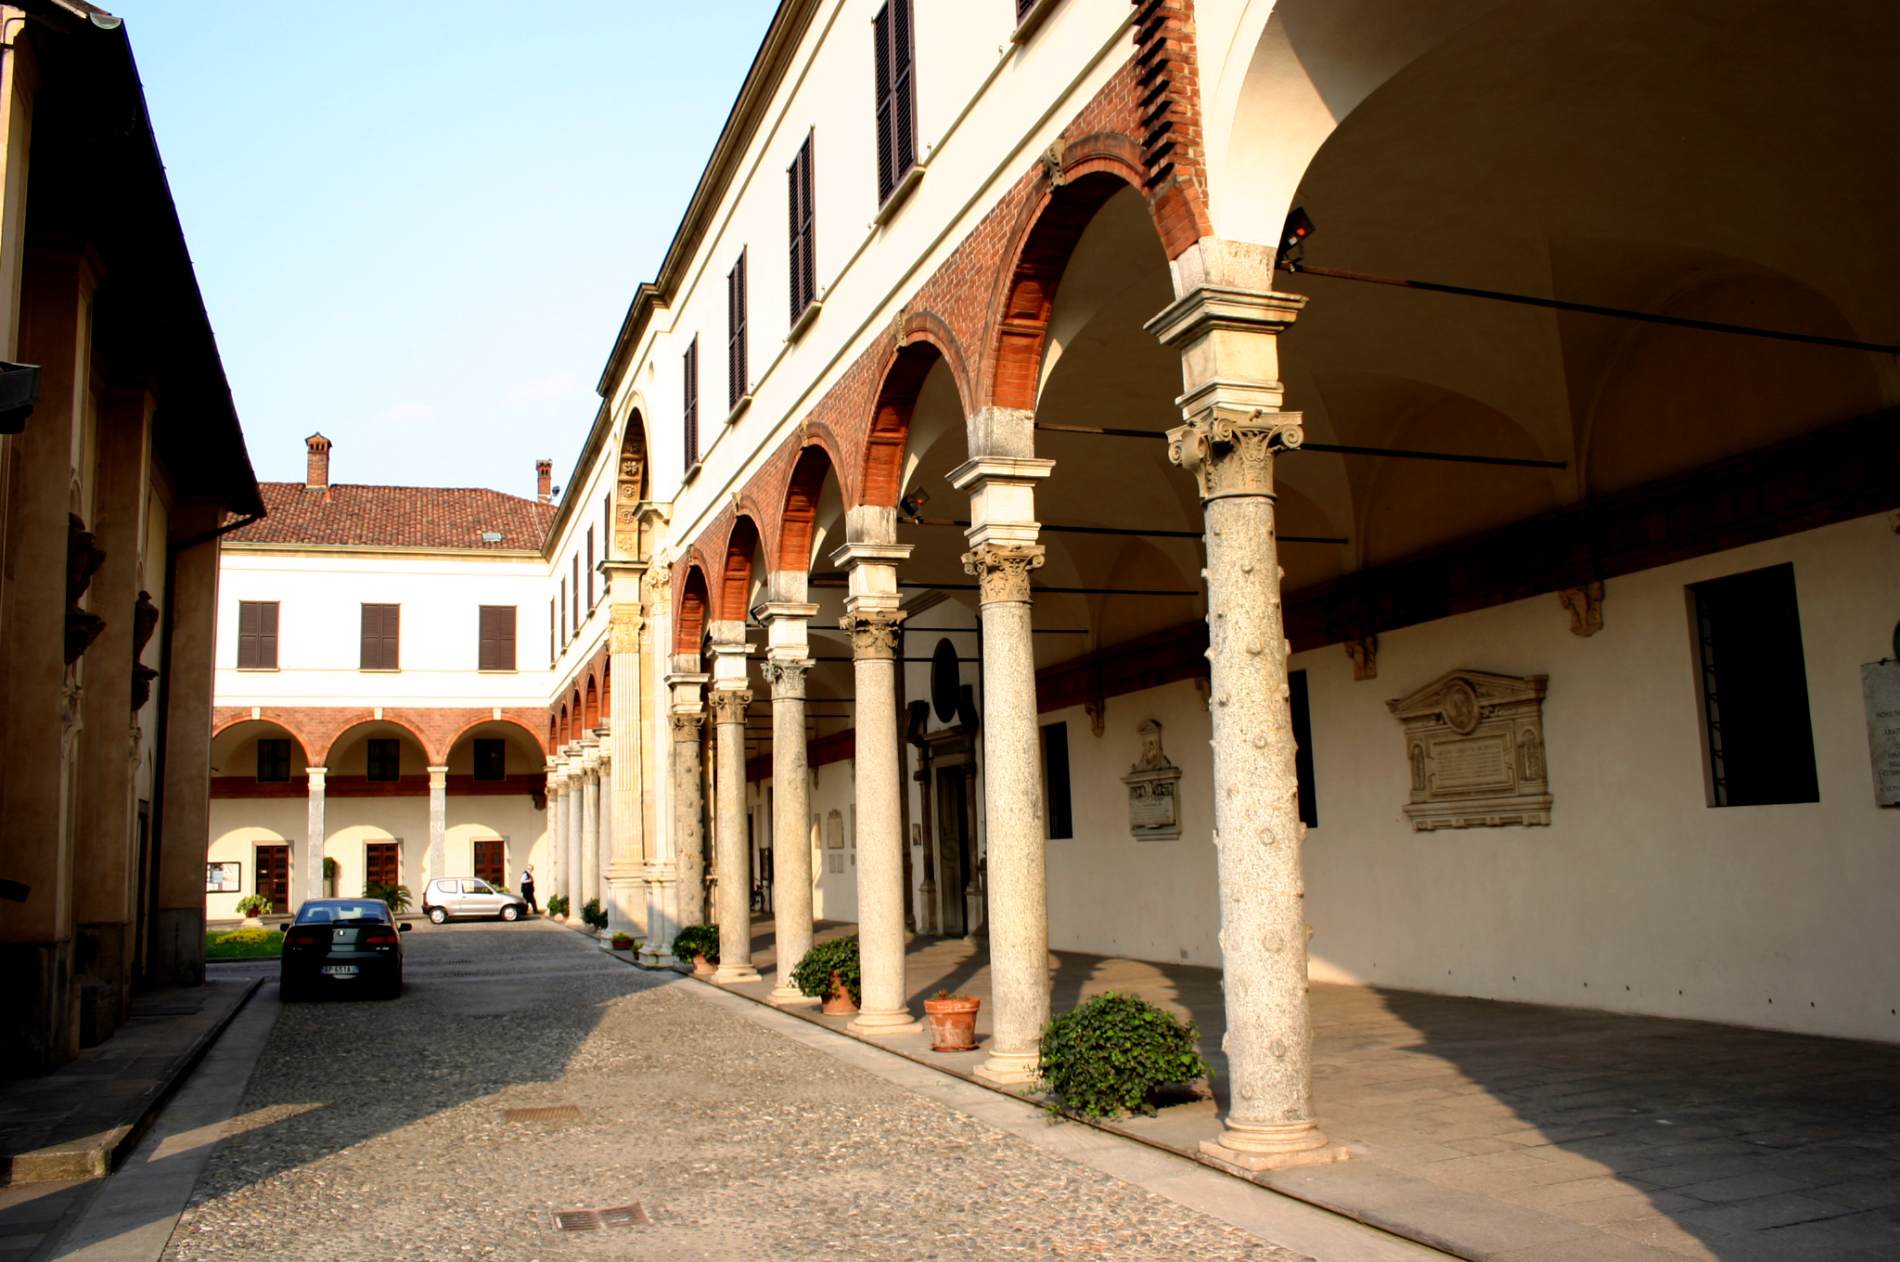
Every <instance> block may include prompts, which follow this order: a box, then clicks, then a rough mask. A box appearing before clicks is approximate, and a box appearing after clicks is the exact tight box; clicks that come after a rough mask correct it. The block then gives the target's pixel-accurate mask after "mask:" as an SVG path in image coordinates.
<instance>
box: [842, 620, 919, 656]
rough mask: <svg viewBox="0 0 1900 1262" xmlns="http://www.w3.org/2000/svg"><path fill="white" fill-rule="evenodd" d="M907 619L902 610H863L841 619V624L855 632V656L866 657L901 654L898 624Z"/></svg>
mask: <svg viewBox="0 0 1900 1262" xmlns="http://www.w3.org/2000/svg"><path fill="white" fill-rule="evenodd" d="M903 620H904V611H903V610H902V609H860V610H858V611H857V612H856V613H848V614H846V615H845V616H844V617H842V618H840V619H838V625H839V626H841V627H843V628H844V629H845V630H846V631H849V632H850V633H851V656H852V657H853V658H861V659H865V660H874V659H878V658H884V659H890V658H894V657H896V656H897V626H898V624H899V623H901V622H902V621H903Z"/></svg>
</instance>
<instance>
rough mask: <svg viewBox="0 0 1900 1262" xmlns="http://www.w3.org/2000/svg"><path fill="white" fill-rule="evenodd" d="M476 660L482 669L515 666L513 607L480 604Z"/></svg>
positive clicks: (508, 668) (512, 667)
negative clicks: (478, 641) (478, 645)
mask: <svg viewBox="0 0 1900 1262" xmlns="http://www.w3.org/2000/svg"><path fill="white" fill-rule="evenodd" d="M480 611H481V626H480V633H479V640H480V647H479V651H478V656H477V661H478V662H479V663H480V668H481V669H482V670H513V669H514V668H515V607H514V606H513V605H482V606H481V607H480Z"/></svg>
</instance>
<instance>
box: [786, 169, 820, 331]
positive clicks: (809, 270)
mask: <svg viewBox="0 0 1900 1262" xmlns="http://www.w3.org/2000/svg"><path fill="white" fill-rule="evenodd" d="M813 139H814V137H813V136H811V135H807V136H806V137H805V143H804V144H802V145H800V146H799V147H798V156H797V157H796V158H794V159H792V165H791V168H790V169H789V170H788V171H786V173H785V176H786V181H787V183H788V184H789V186H790V188H789V190H788V192H787V196H786V202H787V205H788V207H789V210H790V214H791V247H792V275H791V295H792V323H793V324H797V323H798V317H799V316H802V315H804V314H805V308H806V307H809V306H811V304H812V300H813V299H815V298H816V297H817V296H818V268H817V264H816V262H815V261H814V236H815V233H814V222H815V219H816V216H815V215H814V214H813V211H812V175H811V164H812V141H813Z"/></svg>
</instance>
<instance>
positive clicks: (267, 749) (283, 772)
mask: <svg viewBox="0 0 1900 1262" xmlns="http://www.w3.org/2000/svg"><path fill="white" fill-rule="evenodd" d="M257 778H258V779H259V780H268V781H271V782H273V783H276V784H282V783H283V782H284V781H286V780H288V779H290V742H289V741H288V740H285V739H279V738H273V737H268V736H267V737H265V738H264V739H263V740H260V741H259V742H257Z"/></svg>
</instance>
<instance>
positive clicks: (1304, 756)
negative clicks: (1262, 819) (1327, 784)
mask: <svg viewBox="0 0 1900 1262" xmlns="http://www.w3.org/2000/svg"><path fill="white" fill-rule="evenodd" d="M1286 685H1287V701H1288V702H1289V703H1290V704H1291V707H1292V710H1293V743H1294V754H1293V773H1294V774H1295V775H1296V776H1298V777H1299V781H1300V823H1302V824H1305V825H1306V826H1307V827H1308V828H1318V827H1319V791H1318V790H1317V789H1316V788H1314V786H1313V709H1312V706H1311V705H1310V704H1309V703H1308V701H1307V699H1306V672H1305V671H1303V670H1294V671H1288V672H1287V676H1286Z"/></svg>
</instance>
